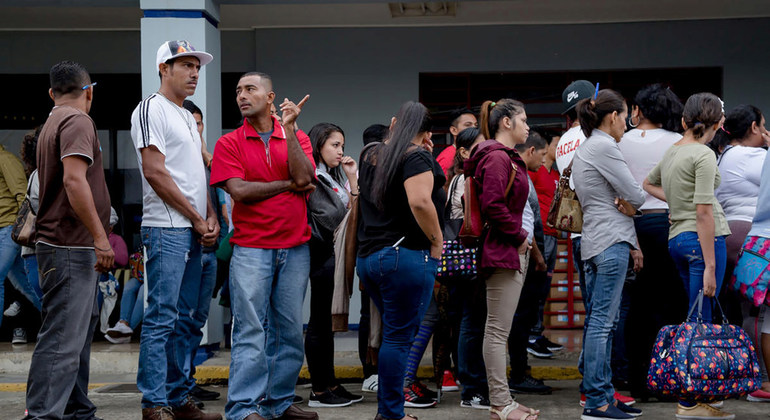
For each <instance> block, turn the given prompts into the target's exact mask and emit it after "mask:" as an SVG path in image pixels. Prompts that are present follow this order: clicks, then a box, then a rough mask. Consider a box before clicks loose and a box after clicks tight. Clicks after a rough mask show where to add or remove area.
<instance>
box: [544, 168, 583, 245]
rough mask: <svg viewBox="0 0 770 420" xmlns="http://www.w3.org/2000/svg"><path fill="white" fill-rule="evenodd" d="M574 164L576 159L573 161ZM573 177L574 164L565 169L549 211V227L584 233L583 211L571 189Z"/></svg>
mask: <svg viewBox="0 0 770 420" xmlns="http://www.w3.org/2000/svg"><path fill="white" fill-rule="evenodd" d="M573 162H574V159H573ZM571 175H572V162H570V164H569V165H567V168H566V169H564V172H563V173H562V175H561V177H560V178H559V184H558V185H557V187H556V193H555V194H554V196H553V201H552V202H551V208H550V209H549V210H548V219H547V220H546V222H547V223H548V226H550V227H552V228H555V229H558V230H563V231H565V232H572V233H580V232H582V231H583V209H582V208H581V207H580V201H578V197H577V194H575V190H573V189H572V188H570V186H569V179H570V176H571Z"/></svg>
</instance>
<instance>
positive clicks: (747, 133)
mask: <svg viewBox="0 0 770 420" xmlns="http://www.w3.org/2000/svg"><path fill="white" fill-rule="evenodd" d="M709 145H710V146H711V147H712V149H715V150H718V151H719V156H718V157H717V166H718V167H719V173H720V175H721V176H722V183H721V184H720V185H719V188H717V189H716V190H715V191H714V195H716V197H717V201H719V205H721V206H722V209H723V210H724V211H725V218H726V219H727V225H728V226H729V227H730V232H732V234H731V235H730V236H728V237H727V239H726V240H725V245H726V247H727V267H726V269H725V280H729V279H730V278H732V276H733V270H734V268H735V263H736V262H737V260H738V252H740V250H741V247H742V246H743V242H744V241H745V240H746V236H747V235H748V233H749V230H751V220H752V219H753V218H754V214H755V213H756V210H757V199H758V197H759V185H760V182H759V181H760V180H761V179H762V165H764V163H765V155H766V154H767V153H765V150H764V149H763V148H762V147H763V146H769V145H770V133H768V132H767V129H766V128H765V117H764V116H763V115H762V111H760V110H759V108H757V107H755V106H753V105H739V106H737V107H736V108H734V109H732V110H731V111H730V112H728V113H727V115H725V122H724V125H722V129H720V130H717V133H716V134H715V135H714V139H713V140H712V141H711V142H710V143H709ZM727 283H729V282H728V281H725V282H724V283H723V284H722V291H721V292H722V293H723V294H722V297H721V298H720V299H719V301H720V302H721V303H722V307H723V308H724V310H725V314H726V315H727V318H728V319H729V320H730V323H732V324H735V325H743V318H744V316H745V315H747V314H744V313H743V311H741V306H742V305H741V302H742V299H741V296H740V294H739V293H738V292H736V291H735V290H730V289H729V286H728V284H727Z"/></svg>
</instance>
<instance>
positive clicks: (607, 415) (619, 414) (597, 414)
mask: <svg viewBox="0 0 770 420" xmlns="http://www.w3.org/2000/svg"><path fill="white" fill-rule="evenodd" d="M632 418H634V417H633V416H632V415H630V414H626V413H624V412H623V411H621V410H620V409H619V408H618V407H615V406H614V405H612V404H610V405H609V406H608V407H607V411H600V410H598V409H596V408H584V409H583V415H581V416H580V419H581V420H605V419H623V420H627V419H632Z"/></svg>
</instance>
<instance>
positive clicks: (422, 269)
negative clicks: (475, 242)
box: [357, 247, 439, 419]
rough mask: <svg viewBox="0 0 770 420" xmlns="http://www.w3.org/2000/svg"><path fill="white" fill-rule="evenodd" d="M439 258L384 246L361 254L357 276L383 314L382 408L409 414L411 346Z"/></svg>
mask: <svg viewBox="0 0 770 420" xmlns="http://www.w3.org/2000/svg"><path fill="white" fill-rule="evenodd" d="M438 264H439V260H438V259H436V258H433V257H431V256H430V253H429V252H428V251H427V250H419V251H415V250H411V249H407V248H399V247H395V248H394V247H387V248H383V249H381V250H379V251H377V252H374V253H373V254H371V255H369V256H367V257H365V258H360V257H359V258H358V261H357V271H358V277H359V278H360V279H361V282H362V283H363V285H364V289H365V290H366V292H367V293H368V294H369V296H371V298H372V301H373V302H374V304H375V305H376V306H377V309H379V310H380V313H381V314H382V346H381V347H380V353H379V363H378V374H379V388H378V391H377V397H378V399H379V401H378V412H379V414H380V415H382V416H383V417H385V418H387V419H400V418H402V417H404V374H405V372H406V360H407V355H408V354H409V348H410V347H411V345H412V341H413V340H414V335H415V333H416V332H417V326H418V325H419V324H420V320H421V319H422V317H423V316H424V315H425V311H426V310H427V308H428V302H429V299H430V298H431V293H432V292H433V283H434V281H435V279H436V272H437V270H438Z"/></svg>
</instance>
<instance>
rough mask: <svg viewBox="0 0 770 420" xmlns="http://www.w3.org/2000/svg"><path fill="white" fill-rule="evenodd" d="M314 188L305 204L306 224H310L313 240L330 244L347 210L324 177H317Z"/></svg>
mask: <svg viewBox="0 0 770 420" xmlns="http://www.w3.org/2000/svg"><path fill="white" fill-rule="evenodd" d="M315 186H316V188H315V190H313V192H311V193H310V198H309V199H308V203H307V204H308V212H309V216H310V217H309V218H308V222H310V228H311V230H312V235H313V238H315V239H317V240H320V241H322V242H324V243H332V241H333V240H334V230H335V229H337V226H339V225H340V223H341V222H342V219H344V218H345V214H346V213H347V209H346V208H345V205H344V204H343V203H342V200H340V198H339V197H338V196H337V193H336V192H335V191H334V187H333V186H332V185H331V183H330V182H329V181H328V180H325V179H324V177H322V176H319V177H318V178H317V181H316V182H315Z"/></svg>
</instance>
